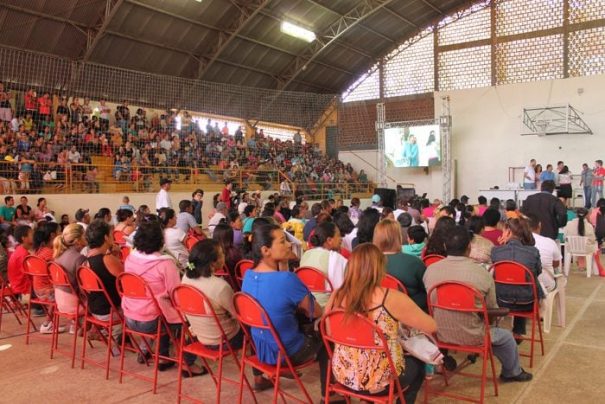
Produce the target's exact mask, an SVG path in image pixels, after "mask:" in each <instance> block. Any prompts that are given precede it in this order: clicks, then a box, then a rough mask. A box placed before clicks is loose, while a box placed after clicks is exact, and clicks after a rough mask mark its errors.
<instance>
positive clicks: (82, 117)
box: [0, 89, 368, 195]
mask: <svg viewBox="0 0 605 404" xmlns="http://www.w3.org/2000/svg"><path fill="white" fill-rule="evenodd" d="M13 96H16V98H17V99H18V100H19V102H21V100H22V102H23V105H22V107H18V108H14V110H16V113H14V114H9V115H12V116H9V115H7V116H6V117H4V118H5V120H4V121H2V122H0V177H1V178H2V180H1V183H2V187H3V189H4V190H5V192H10V191H11V190H12V191H16V190H18V191H19V192H21V193H42V191H43V190H46V191H48V190H51V191H53V192H60V191H63V192H67V191H69V192H91V193H93V192H112V191H113V192H115V191H118V192H119V191H132V190H136V191H150V190H152V188H153V185H154V184H155V183H156V182H157V180H158V177H159V176H160V175H161V176H167V177H170V178H173V179H174V180H175V183H178V182H183V183H186V184H192V183H198V184H206V185H212V184H213V183H214V184H221V183H222V181H223V180H227V179H231V180H234V181H236V182H237V183H238V184H239V187H240V188H243V187H246V188H249V187H250V185H252V184H255V185H258V187H259V188H260V189H268V188H271V187H272V186H273V187H275V184H280V183H282V182H284V181H285V182H286V184H285V185H284V186H287V187H289V189H293V188H295V189H297V190H299V191H301V192H303V193H305V194H314V195H327V194H328V192H329V193H330V195H333V194H336V193H342V194H344V193H345V191H346V193H347V194H350V193H351V192H360V191H361V192H367V185H368V178H367V176H366V175H365V174H364V173H360V174H358V173H357V172H356V171H355V170H354V169H353V168H352V167H351V165H350V164H346V165H345V164H344V163H342V162H341V161H339V160H338V159H335V158H330V157H328V156H327V155H325V154H324V153H322V151H321V150H320V149H319V147H318V145H317V144H313V143H311V142H305V141H304V139H303V136H302V134H301V133H300V131H298V132H296V133H295V134H294V135H293V136H292V139H291V140H282V139H279V138H274V137H271V136H268V135H265V134H264V131H263V129H260V130H259V129H257V128H251V133H246V134H245V133H244V132H245V128H243V127H242V126H241V125H240V126H239V127H237V128H236V129H235V130H233V126H234V125H233V124H231V125H228V124H227V122H224V124H222V126H221V127H219V122H218V121H217V120H214V121H211V119H208V120H207V122H206V124H205V125H204V123H203V122H201V120H199V118H196V119H194V117H192V115H190V114H189V112H188V111H182V112H181V111H176V110H168V111H166V112H164V113H162V112H158V111H153V113H150V115H151V116H149V115H148V114H147V111H146V110H145V109H143V108H132V107H129V105H128V103H127V102H126V101H124V102H123V103H122V104H119V105H117V106H116V107H114V108H111V107H110V106H109V104H108V103H107V102H106V100H103V99H102V100H100V101H99V102H96V101H91V100H90V99H89V98H84V99H83V100H80V98H78V97H71V98H68V97H64V96H61V97H60V96H56V95H53V96H50V94H49V93H47V92H45V93H44V94H42V95H40V94H36V91H35V90H34V89H29V90H28V91H26V92H25V93H18V94H13ZM11 98H12V97H11ZM93 104H94V105H95V107H94V108H93V107H92V105H93ZM229 126H231V129H230V127H229ZM109 184H111V185H112V186H109ZM119 184H127V185H126V186H119ZM133 184H134V185H133Z"/></svg>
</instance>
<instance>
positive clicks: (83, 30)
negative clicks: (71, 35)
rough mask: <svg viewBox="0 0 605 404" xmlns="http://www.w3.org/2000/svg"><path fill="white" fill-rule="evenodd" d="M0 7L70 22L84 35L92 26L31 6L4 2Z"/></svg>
mask: <svg viewBox="0 0 605 404" xmlns="http://www.w3.org/2000/svg"><path fill="white" fill-rule="evenodd" d="M0 7H1V8H5V9H7V10H11V11H17V12H19V13H23V14H28V15H31V16H34V17H38V18H43V19H46V20H51V21H56V22H61V23H63V24H68V25H71V26H72V27H74V28H75V29H77V30H78V31H80V32H81V33H82V34H84V35H87V34H88V30H89V29H90V27H88V26H86V25H85V24H80V23H77V22H74V21H71V20H68V19H67V18H63V17H59V16H57V15H53V14H46V13H41V12H39V11H35V10H32V9H29V8H24V7H19V6H14V5H12V4H2V5H1V6H0Z"/></svg>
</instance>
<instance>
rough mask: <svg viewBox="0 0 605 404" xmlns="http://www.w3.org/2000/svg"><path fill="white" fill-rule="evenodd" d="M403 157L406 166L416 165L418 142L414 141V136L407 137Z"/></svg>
mask: <svg viewBox="0 0 605 404" xmlns="http://www.w3.org/2000/svg"><path fill="white" fill-rule="evenodd" d="M403 159H404V161H407V163H408V164H407V166H408V167H418V144H417V143H416V136H414V135H410V137H408V141H407V142H406V143H405V145H404V148H403Z"/></svg>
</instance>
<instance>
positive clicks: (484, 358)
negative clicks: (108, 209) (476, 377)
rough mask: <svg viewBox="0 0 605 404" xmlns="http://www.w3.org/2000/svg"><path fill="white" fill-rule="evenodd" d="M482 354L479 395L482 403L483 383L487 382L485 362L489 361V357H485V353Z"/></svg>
mask: <svg viewBox="0 0 605 404" xmlns="http://www.w3.org/2000/svg"><path fill="white" fill-rule="evenodd" d="M482 356H483V361H482V362H483V363H482V364H481V395H480V397H481V398H480V402H481V403H483V401H484V400H485V385H486V384H487V362H488V361H489V358H488V357H487V355H485V352H484V355H482Z"/></svg>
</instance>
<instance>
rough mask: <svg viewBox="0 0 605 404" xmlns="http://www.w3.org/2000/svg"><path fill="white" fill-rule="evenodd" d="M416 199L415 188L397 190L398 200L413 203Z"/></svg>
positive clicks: (399, 188)
mask: <svg viewBox="0 0 605 404" xmlns="http://www.w3.org/2000/svg"><path fill="white" fill-rule="evenodd" d="M415 197H416V189H415V188H402V187H398V188H397V199H402V200H404V201H411V200H412V199H414V198H415Z"/></svg>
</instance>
